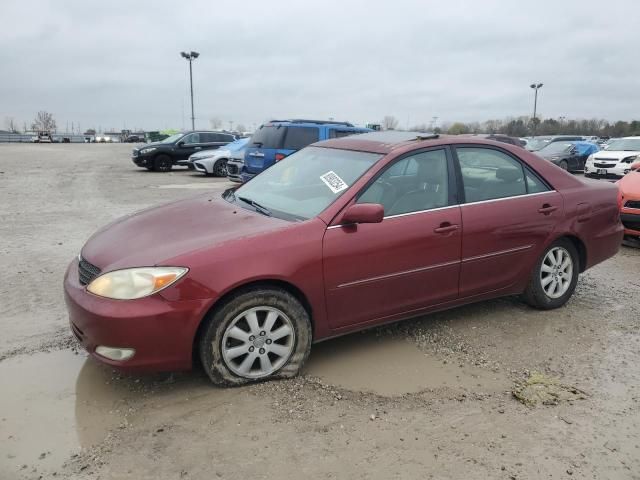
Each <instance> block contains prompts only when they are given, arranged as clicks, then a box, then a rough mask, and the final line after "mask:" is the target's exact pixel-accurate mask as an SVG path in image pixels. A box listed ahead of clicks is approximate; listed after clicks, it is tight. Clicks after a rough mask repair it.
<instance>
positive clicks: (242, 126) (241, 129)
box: [236, 123, 247, 132]
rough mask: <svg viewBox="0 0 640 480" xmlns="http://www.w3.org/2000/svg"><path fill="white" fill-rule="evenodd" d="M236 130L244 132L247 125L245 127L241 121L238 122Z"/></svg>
mask: <svg viewBox="0 0 640 480" xmlns="http://www.w3.org/2000/svg"><path fill="white" fill-rule="evenodd" d="M236 130H237V131H238V132H246V131H247V127H245V126H244V124H243V123H239V124H238V125H236Z"/></svg>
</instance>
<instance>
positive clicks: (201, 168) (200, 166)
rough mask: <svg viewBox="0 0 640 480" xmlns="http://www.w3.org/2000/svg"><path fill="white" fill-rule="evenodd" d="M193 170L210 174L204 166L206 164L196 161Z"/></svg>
mask: <svg viewBox="0 0 640 480" xmlns="http://www.w3.org/2000/svg"><path fill="white" fill-rule="evenodd" d="M193 168H195V169H196V170H197V171H199V172H201V173H210V172H208V171H207V167H205V166H204V164H202V163H200V162H198V161H196V162H193Z"/></svg>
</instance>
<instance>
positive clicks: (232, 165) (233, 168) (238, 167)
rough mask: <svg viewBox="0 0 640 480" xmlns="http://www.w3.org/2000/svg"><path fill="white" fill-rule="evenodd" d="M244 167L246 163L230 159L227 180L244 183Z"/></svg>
mask: <svg viewBox="0 0 640 480" xmlns="http://www.w3.org/2000/svg"><path fill="white" fill-rule="evenodd" d="M243 166H244V161H242V160H240V161H237V160H234V159H230V160H229V161H228V162H227V178H228V179H229V180H231V181H232V182H237V183H242V175H241V173H242V167H243Z"/></svg>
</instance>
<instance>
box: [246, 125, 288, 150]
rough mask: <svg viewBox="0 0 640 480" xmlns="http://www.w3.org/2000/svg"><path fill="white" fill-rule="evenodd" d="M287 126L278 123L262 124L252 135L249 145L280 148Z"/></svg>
mask: <svg viewBox="0 0 640 480" xmlns="http://www.w3.org/2000/svg"><path fill="white" fill-rule="evenodd" d="M286 131H287V127H282V126H278V125H263V126H262V127H260V128H259V129H258V130H257V131H256V132H255V133H254V134H253V135H252V136H251V140H250V141H249V144H248V146H249V147H258V148H282V144H283V140H284V135H285V133H286Z"/></svg>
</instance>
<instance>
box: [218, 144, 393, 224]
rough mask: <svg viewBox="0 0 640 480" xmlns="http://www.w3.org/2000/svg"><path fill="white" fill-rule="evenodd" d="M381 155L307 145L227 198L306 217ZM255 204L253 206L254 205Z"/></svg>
mask: <svg viewBox="0 0 640 480" xmlns="http://www.w3.org/2000/svg"><path fill="white" fill-rule="evenodd" d="M381 157H382V155H380V154H377V153H367V152H354V151H349V150H337V149H333V148H320V147H307V148H304V149H302V150H299V151H298V152H295V153H292V154H291V155H289V156H287V157H286V158H285V159H283V160H281V161H279V162H277V163H276V164H274V165H273V166H272V167H270V168H268V169H267V170H265V171H264V172H262V173H261V174H260V175H257V176H256V177H255V178H253V179H252V180H251V181H250V182H247V183H246V184H244V185H242V186H241V187H240V188H238V189H237V190H236V191H235V192H234V193H233V194H227V195H226V196H225V199H226V200H227V201H232V202H237V203H238V205H239V206H241V207H243V208H247V209H251V208H252V207H251V205H252V203H253V205H254V207H255V209H256V210H258V211H261V212H263V213H265V214H267V215H273V216H275V217H278V218H284V219H286V220H306V219H308V218H312V217H315V216H316V215H318V214H319V213H320V212H322V211H323V210H325V209H326V208H327V207H328V206H329V205H331V204H332V203H333V202H334V201H335V200H336V199H338V198H339V197H340V196H342V195H343V194H344V193H345V192H346V191H347V190H348V189H349V187H350V186H351V185H353V183H354V182H355V181H356V180H357V179H358V178H360V177H361V176H362V174H363V173H364V172H366V171H367V170H368V169H370V168H371V167H372V166H373V165H374V164H375V163H376V162H377V161H378V160H380V158H381ZM256 205H257V206H256Z"/></svg>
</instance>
